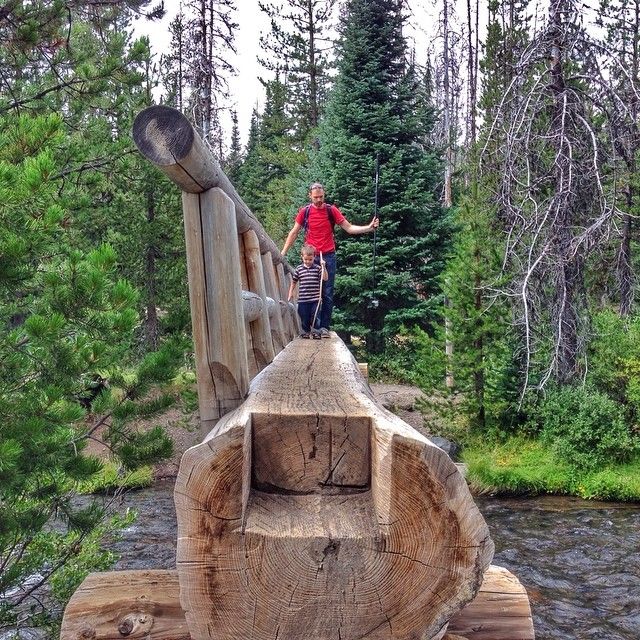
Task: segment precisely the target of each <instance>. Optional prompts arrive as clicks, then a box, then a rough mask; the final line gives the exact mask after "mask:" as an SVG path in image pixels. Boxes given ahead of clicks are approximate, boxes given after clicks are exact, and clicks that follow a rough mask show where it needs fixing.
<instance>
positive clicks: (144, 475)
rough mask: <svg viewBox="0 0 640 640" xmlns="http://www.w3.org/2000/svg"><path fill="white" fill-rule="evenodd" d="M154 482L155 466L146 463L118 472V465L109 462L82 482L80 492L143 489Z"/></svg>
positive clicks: (79, 486)
mask: <svg viewBox="0 0 640 640" xmlns="http://www.w3.org/2000/svg"><path fill="white" fill-rule="evenodd" d="M152 483H153V467H151V466H149V465H145V466H143V467H140V468H139V469H136V470H135V471H128V472H126V473H124V474H120V473H118V466H117V465H115V464H113V463H112V462H107V463H106V464H105V465H104V466H103V467H102V469H101V470H100V472H99V473H97V474H95V475H94V476H93V477H92V478H91V479H90V480H88V481H86V482H81V483H80V484H79V485H78V487H77V491H78V493H99V492H101V491H109V490H113V489H121V488H126V489H142V488H143V487H148V486H150V485H151V484H152Z"/></svg>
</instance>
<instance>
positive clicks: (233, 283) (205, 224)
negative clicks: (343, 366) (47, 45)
mask: <svg viewBox="0 0 640 640" xmlns="http://www.w3.org/2000/svg"><path fill="white" fill-rule="evenodd" d="M133 139H134V141H135V143H136V145H137V147H138V149H139V150H140V152H141V153H142V155H143V156H144V157H145V158H147V159H148V160H149V161H151V162H152V163H153V164H154V165H155V166H156V167H158V168H159V169H160V170H161V171H163V172H164V173H165V174H166V175H167V176H168V177H169V178H170V179H171V180H172V181H173V182H174V183H175V184H176V185H177V186H178V187H179V188H180V189H181V190H182V208H183V213H184V227H185V239H186V250H187V270H188V274H189V300H190V305H191V321H192V327H193V341H194V351H195V362H196V378H197V385H198V404H199V409H200V420H201V426H202V432H203V435H204V434H206V433H208V432H209V430H210V429H211V428H212V426H213V425H214V424H215V422H216V421H217V420H218V419H219V418H221V417H222V416H223V415H225V414H226V413H227V412H229V411H231V410H232V409H235V408H236V407H237V406H239V405H240V404H241V403H242V402H243V400H244V398H245V397H246V394H247V392H248V389H249V381H250V379H251V378H253V377H254V376H255V375H257V374H258V373H259V372H260V371H261V370H262V369H263V368H264V367H266V366H267V365H268V364H269V363H270V362H271V361H272V360H273V358H274V357H275V355H276V354H277V353H278V352H279V351H281V350H282V349H283V348H284V347H285V346H286V344H287V343H288V342H289V341H290V340H292V339H293V337H294V336H295V335H296V333H297V330H298V328H299V321H298V316H297V314H296V313H295V307H294V306H293V305H292V304H291V303H289V302H288V301H287V300H286V296H287V290H288V285H289V283H290V281H291V280H290V278H291V268H290V267H289V265H288V264H287V262H286V260H285V259H284V258H283V257H282V256H281V255H280V252H279V251H278V248H277V247H276V245H275V243H274V242H273V240H272V239H271V238H270V237H269V235H268V234H267V232H266V231H265V229H264V228H263V226H262V225H261V224H260V222H259V221H258V219H257V218H256V216H255V215H254V214H253V213H252V212H251V210H250V209H249V207H247V205H246V204H245V202H244V201H243V200H242V198H241V197H240V196H239V195H238V193H237V191H236V190H235V188H234V187H233V185H232V184H231V181H230V180H229V178H228V177H227V176H226V175H225V174H224V171H223V170H222V169H221V168H220V165H219V164H218V162H217V161H216V159H215V158H214V156H213V154H212V153H211V151H210V150H209V148H208V147H207V145H206V144H205V143H204V142H203V141H202V139H201V138H200V137H199V136H198V134H197V133H196V132H195V130H194V128H193V126H192V125H191V123H190V122H189V121H188V120H187V118H186V117H185V116H184V115H183V114H182V113H180V112H179V111H177V110H176V109H172V108H170V107H166V106H162V105H157V106H153V107H149V108H148V109H145V110H144V111H142V112H141V113H140V114H138V116H137V117H136V119H135V121H134V124H133Z"/></svg>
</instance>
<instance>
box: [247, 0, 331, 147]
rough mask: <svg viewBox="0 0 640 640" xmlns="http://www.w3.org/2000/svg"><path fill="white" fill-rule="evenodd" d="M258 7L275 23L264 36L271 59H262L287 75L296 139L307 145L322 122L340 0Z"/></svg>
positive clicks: (308, 0) (292, 0)
mask: <svg viewBox="0 0 640 640" xmlns="http://www.w3.org/2000/svg"><path fill="white" fill-rule="evenodd" d="M259 5H260V9H261V11H263V12H264V13H265V14H266V15H267V16H268V17H269V19H270V21H271V29H270V32H269V33H268V34H267V35H263V36H261V38H260V44H261V47H262V49H263V50H264V51H266V52H268V53H269V54H270V57H267V58H261V63H262V65H263V66H264V67H265V68H266V69H268V70H270V71H273V72H276V73H277V74H278V75H281V77H282V78H283V83H284V85H285V86H286V88H287V90H288V94H289V98H288V99H287V113H288V114H289V115H290V117H291V118H292V120H293V122H292V125H293V135H294V139H295V141H296V144H297V146H298V147H302V146H303V145H304V143H305V142H306V141H307V138H308V137H309V134H310V132H311V131H312V130H313V129H315V128H316V127H317V126H318V123H319V122H320V117H321V115H322V112H323V109H324V105H325V102H326V98H327V93H328V87H329V84H330V79H329V70H330V68H331V59H332V49H333V45H332V43H331V41H330V40H328V38H327V37H326V35H325V33H326V32H327V31H328V30H329V29H330V28H331V26H332V24H331V20H332V16H333V12H334V7H335V5H336V0H286V1H285V2H284V3H278V4H275V3H273V2H268V3H263V2H260V3H259Z"/></svg>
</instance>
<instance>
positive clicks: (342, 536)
mask: <svg viewBox="0 0 640 640" xmlns="http://www.w3.org/2000/svg"><path fill="white" fill-rule="evenodd" d="M175 501H176V510H177V519H178V541H177V568H176V570H175V571H125V572H112V573H100V574H91V575H90V576H89V577H88V578H87V579H86V580H85V582H84V583H83V584H82V586H81V587H80V589H79V590H78V591H77V592H76V593H75V595H74V596H73V598H72V600H71V601H70V603H69V605H68V607H67V610H66V612H65V617H64V623H63V627H62V634H61V638H62V639H63V640H71V639H73V640H80V639H86V638H94V639H96V640H103V639H104V640H106V639H115V638H124V637H127V638H149V639H150V640H169V639H173V640H188V639H193V640H199V639H203V638H218V639H220V640H244V639H250V638H251V639H255V640H262V639H265V640H266V639H267V638H270V639H272V640H276V639H278V640H282V639H285V640H298V639H300V640H302V639H303V638H304V639H305V640H329V639H335V640H347V639H349V640H355V639H356V638H362V639H378V640H382V639H391V638H403V639H405V640H410V639H412V640H414V639H415V640H418V639H424V640H432V639H440V638H444V639H446V640H457V639H459V638H466V639H467V640H529V639H532V638H534V633H533V626H532V622H531V612H530V608H529V601H528V598H527V595H526V592H525V590H524V588H523V587H522V585H521V584H520V583H519V582H518V580H517V578H516V577H515V576H513V575H512V574H510V573H509V572H508V571H507V570H505V569H502V568H500V567H495V566H490V561H491V558H492V555H493V543H492V541H491V539H490V537H489V533H488V530H487V527H486V524H485V522H484V520H483V518H482V516H481V514H480V513H479V511H478V510H477V507H476V505H475V504H474V502H473V499H472V498H471V496H470V494H469V491H468V489H467V486H466V484H465V481H464V479H463V478H462V476H461V474H460V473H459V471H458V470H457V469H456V467H455V465H454V464H453V463H452V462H451V460H450V459H449V458H448V456H447V455H446V454H445V453H444V452H443V451H442V450H440V449H439V448H438V447H436V446H435V445H433V444H432V443H431V442H430V441H429V440H427V439H426V438H424V437H423V436H421V435H420V434H419V433H418V432H416V431H415V430H414V429H412V428H411V427H410V426H408V425H407V424H405V423H404V422H403V421H402V420H400V419H399V418H398V417H397V416H395V415H393V414H391V413H390V412H388V411H387V410H386V409H384V408H383V407H382V406H380V405H379V404H378V403H377V402H376V400H375V399H374V397H373V395H372V393H371V391H370V388H369V386H368V384H367V382H366V380H365V379H364V378H363V377H362V375H361V373H360V369H359V367H358V365H357V363H356V362H355V361H354V360H353V358H352V356H351V354H350V353H349V351H348V350H347V348H346V347H345V345H344V343H343V342H342V341H341V340H340V339H339V338H338V337H337V336H335V334H334V335H333V337H332V338H331V339H329V340H326V339H324V340H322V341H312V340H294V341H292V342H290V343H289V344H288V346H287V347H286V348H285V349H284V350H283V351H281V352H280V353H279V355H278V356H277V357H276V358H275V360H274V361H273V362H272V364H271V365H270V366H269V367H267V368H266V369H264V370H263V371H262V372H261V373H260V374H258V376H257V377H256V378H254V380H253V382H252V383H251V387H250V389H249V393H248V396H247V398H246V400H245V402H244V403H243V404H242V405H241V406H240V407H238V408H237V409H235V410H234V411H232V412H231V413H229V414H227V415H225V416H224V417H223V418H222V419H220V420H219V421H218V423H217V424H216V426H215V427H214V429H213V430H212V431H211V432H210V433H209V434H208V435H207V436H206V438H205V439H204V441H203V442H202V443H201V444H200V445H198V446H196V447H193V448H191V449H189V450H188V451H187V452H186V453H185V454H184V456H183V459H182V463H181V466H180V471H179V473H178V478H177V481H176V487H175ZM447 623H448V626H447Z"/></svg>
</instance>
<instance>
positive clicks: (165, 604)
mask: <svg viewBox="0 0 640 640" xmlns="http://www.w3.org/2000/svg"><path fill="white" fill-rule="evenodd" d="M123 638H128V639H130V640H136V639H138V638H140V639H143V638H144V639H148V640H191V635H190V634H189V629H188V628H187V622H186V620H185V617H184V612H183V611H182V607H181V606H180V585H179V583H178V574H177V572H176V571H146V570H145V571H112V572H109V573H91V574H89V575H88V576H87V577H86V578H85V580H84V582H83V583H82V584H81V585H80V587H79V588H78V589H77V591H76V592H75V593H74V594H73V596H72V597H71V600H69V603H68V604H67V608H66V609H65V612H64V617H63V619H62V627H61V629H60V640H123Z"/></svg>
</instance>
